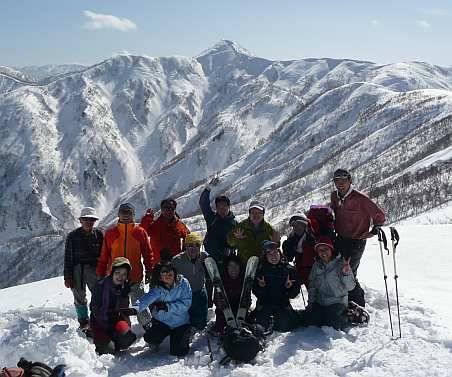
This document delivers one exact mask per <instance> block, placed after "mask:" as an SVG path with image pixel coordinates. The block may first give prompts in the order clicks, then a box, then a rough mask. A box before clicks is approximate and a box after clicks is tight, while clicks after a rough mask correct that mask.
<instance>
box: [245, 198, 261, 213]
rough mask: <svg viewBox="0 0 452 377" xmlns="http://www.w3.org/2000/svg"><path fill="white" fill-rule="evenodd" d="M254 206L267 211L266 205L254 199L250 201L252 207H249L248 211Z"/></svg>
mask: <svg viewBox="0 0 452 377" xmlns="http://www.w3.org/2000/svg"><path fill="white" fill-rule="evenodd" d="M252 208H257V209H259V210H261V211H262V212H265V207H264V205H263V204H262V203H259V202H257V201H252V202H251V203H250V207H249V208H248V211H250V210H251V209H252Z"/></svg>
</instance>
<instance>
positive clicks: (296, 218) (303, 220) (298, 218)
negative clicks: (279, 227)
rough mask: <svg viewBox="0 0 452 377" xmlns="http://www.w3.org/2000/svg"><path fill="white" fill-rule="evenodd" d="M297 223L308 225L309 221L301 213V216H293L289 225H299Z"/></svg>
mask: <svg viewBox="0 0 452 377" xmlns="http://www.w3.org/2000/svg"><path fill="white" fill-rule="evenodd" d="M297 222H301V223H303V224H305V225H308V223H309V220H308V218H307V217H306V215H305V214H303V213H300V214H297V215H293V216H292V217H291V218H290V220H289V225H290V226H292V225H293V224H294V223H297Z"/></svg>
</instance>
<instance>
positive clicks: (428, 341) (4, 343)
mask: <svg viewBox="0 0 452 377" xmlns="http://www.w3.org/2000/svg"><path fill="white" fill-rule="evenodd" d="M398 229H399V233H400V236H401V241H400V246H399V249H398V254H397V261H398V272H399V275H400V278H399V291H400V304H401V319H402V339H398V340H391V337H390V328H389V323H388V312H387V308H386V297H385V293H384V284H383V276H382V272H381V264H380V255H379V247H378V245H377V242H376V241H375V240H371V241H370V242H369V244H368V246H367V249H366V252H365V254H364V258H363V261H362V265H361V267H360V271H359V275H360V281H361V283H362V284H363V285H364V286H365V290H366V292H367V301H368V304H369V306H368V308H369V311H370V313H371V316H372V318H371V322H370V324H369V326H368V327H363V328H360V327H357V328H352V329H349V330H348V331H346V332H342V331H336V330H334V329H332V328H328V327H324V328H313V327H310V328H306V329H299V330H297V331H295V332H293V333H287V334H279V333H274V334H273V335H272V336H271V337H270V339H269V340H268V345H267V348H266V350H265V351H263V352H261V353H260V354H259V355H258V357H257V358H256V360H255V362H254V363H253V364H252V365H250V364H248V365H233V364H232V365H229V366H226V367H220V366H219V365H218V359H219V358H220V357H221V356H222V351H221V350H218V346H217V345H215V344H214V353H215V357H216V360H215V361H214V362H213V363H212V364H209V357H208V353H207V344H206V340H205V338H203V337H201V336H199V335H196V336H195V338H194V341H193V344H192V350H191V352H190V354H189V355H188V356H187V357H185V358H184V359H177V358H174V357H170V356H168V355H167V354H166V353H167V351H168V344H164V345H163V346H162V347H161V349H160V350H159V352H158V353H156V354H151V353H149V352H148V351H147V349H146V346H145V344H144V341H143V340H142V339H139V341H137V343H136V344H134V345H133V346H132V347H131V349H130V350H129V351H126V352H123V353H122V354H121V355H119V356H116V357H113V356H102V357H98V356H96V354H95V352H94V346H93V345H92V344H91V343H90V342H89V341H88V340H86V339H84V338H82V337H80V335H79V334H78V333H77V331H76V328H77V322H76V320H75V315H74V310H73V307H72V298H71V294H70V292H69V291H68V290H67V289H65V288H64V285H63V281H62V279H61V277H58V278H53V279H49V280H43V281H40V282H36V283H31V284H27V285H22V286H17V287H12V288H6V289H3V290H0V302H1V303H2V305H1V306H0V312H1V313H2V315H1V318H0V365H3V364H8V365H13V364H15V363H16V362H17V360H18V359H19V357H20V356H24V357H27V358H30V359H33V360H41V361H45V362H47V363H49V364H51V365H55V364H58V363H66V364H67V365H68V367H69V368H68V373H67V375H68V376H112V377H115V376H117V377H120V376H130V377H132V376H143V377H144V376H149V375H153V376H168V375H180V376H212V375H213V376H240V377H242V376H268V375H273V376H289V375H290V376H310V377H312V376H319V377H320V376H322V377H325V376H344V377H345V376H349V377H356V376H372V377H375V376H382V377H383V376H384V377H388V376H398V377H400V376H410V377H411V376H419V377H429V376H436V377H446V376H450V371H451V370H452V369H451V368H452V357H451V351H452V326H451V325H450V324H451V323H452V310H451V309H450V306H449V305H448V299H447V298H448V297H451V295H452V285H451V284H450V283H449V280H450V279H449V278H450V270H451V268H452V259H451V258H450V253H449V249H450V247H449V246H450V245H449V243H450V234H451V231H452V225H437V226H400V227H399V228H398ZM432 255H434V257H432ZM439 261H440V262H441V263H438V262H439ZM385 262H386V266H387V271H388V275H389V280H388V285H389V287H390V296H391V302H392V312H393V315H394V314H395V313H396V307H395V302H394V294H393V293H394V292H393V279H392V259H391V258H390V257H388V256H385ZM305 294H306V293H305ZM294 306H296V307H297V308H302V307H303V302H302V299H301V297H298V298H297V299H296V300H294ZM394 318H396V317H395V316H394ZM134 328H135V330H136V331H137V332H138V333H140V334H141V332H140V329H139V328H138V326H137V325H136V324H135V325H134ZM394 328H395V329H397V321H394ZM213 343H215V342H213Z"/></svg>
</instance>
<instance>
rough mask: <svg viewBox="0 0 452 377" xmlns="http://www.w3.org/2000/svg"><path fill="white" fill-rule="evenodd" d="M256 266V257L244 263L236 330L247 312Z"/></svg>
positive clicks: (257, 259)
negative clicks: (243, 277)
mask: <svg viewBox="0 0 452 377" xmlns="http://www.w3.org/2000/svg"><path fill="white" fill-rule="evenodd" d="M258 265H259V258H258V257H256V256H253V257H250V258H249V259H248V262H247V263H246V269H245V279H244V280H243V286H242V294H241V295H240V304H239V309H238V310H237V316H236V322H237V327H238V328H240V327H242V324H243V322H245V316H246V313H247V311H248V305H249V299H250V295H251V289H252V288H253V282H254V277H255V276H256V270H257V266H258Z"/></svg>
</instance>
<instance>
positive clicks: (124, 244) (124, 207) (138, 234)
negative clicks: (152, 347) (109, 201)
mask: <svg viewBox="0 0 452 377" xmlns="http://www.w3.org/2000/svg"><path fill="white" fill-rule="evenodd" d="M117 257H124V258H127V259H128V260H129V261H130V264H131V266H132V270H131V272H130V275H129V282H130V299H131V300H132V303H134V302H135V301H136V300H137V299H138V298H140V297H142V296H143V295H144V284H143V264H144V267H145V269H146V270H145V276H146V279H145V282H146V283H148V282H149V280H150V277H151V275H152V269H153V267H154V259H153V253H152V249H151V245H150V244H149V238H148V235H147V234H146V231H145V230H144V229H143V228H142V227H140V226H138V225H137V224H135V207H134V206H133V205H132V204H130V203H123V204H121V205H120V206H119V211H118V224H117V225H115V226H114V227H111V228H110V229H108V230H107V231H106V232H105V236H104V242H103V244H102V250H101V253H100V257H99V260H98V262H97V267H96V275H97V277H98V278H103V277H105V276H107V275H109V274H110V272H111V264H112V262H113V260H114V259H115V258H117ZM150 321H151V316H150V314H149V311H142V312H140V313H139V315H138V322H139V323H140V324H141V325H142V326H143V328H144V329H146V327H147V326H148V325H149V324H150Z"/></svg>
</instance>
